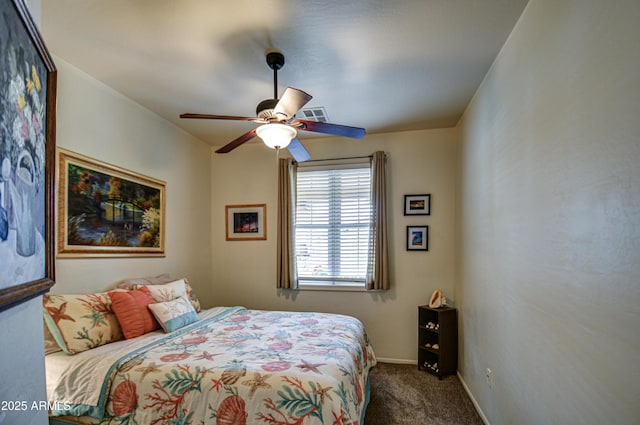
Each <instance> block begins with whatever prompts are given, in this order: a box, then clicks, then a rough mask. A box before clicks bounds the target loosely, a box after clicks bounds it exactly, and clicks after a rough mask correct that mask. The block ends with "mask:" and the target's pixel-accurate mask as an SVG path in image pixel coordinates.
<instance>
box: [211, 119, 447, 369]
mask: <svg viewBox="0 0 640 425" xmlns="http://www.w3.org/2000/svg"><path fill="white" fill-rule="evenodd" d="M301 138H302V139H304V134H302V135H301ZM456 138H457V132H456V130H455V129H443V130H434V131H415V132H405V133H393V134H381V135H368V136H366V137H365V138H364V139H363V140H347V139H343V138H323V139H315V140H309V139H307V140H306V141H305V146H307V148H308V149H309V151H310V152H311V154H312V156H313V157H314V158H316V159H320V158H331V157H344V156H359V155H369V154H371V153H372V152H374V151H376V150H384V151H385V152H387V154H388V172H389V178H388V185H389V211H388V212H389V216H390V222H389V233H390V239H391V241H390V244H391V249H390V260H391V265H392V270H391V278H392V289H391V290H390V291H388V292H387V293H374V294H369V293H363V292H319V291H282V292H279V291H278V290H276V283H275V275H276V271H275V264H276V207H277V159H276V154H275V151H272V150H269V149H268V148H266V147H265V146H264V145H262V143H259V142H258V143H250V144H247V145H244V146H242V147H241V148H238V149H236V150H235V151H233V152H232V153H229V154H226V155H214V156H213V160H212V162H213V166H212V170H213V171H212V173H213V177H212V197H211V199H212V217H213V228H212V232H213V259H212V263H213V287H212V288H213V295H212V296H213V300H214V303H215V304H221V305H235V304H239V305H245V306H247V307H249V308H261V309H280V310H311V311H314V310H315V311H326V312H336V313H343V314H350V315H354V316H356V317H358V318H359V319H360V320H362V321H363V322H364V323H365V325H366V326H367V329H368V331H369V334H370V336H371V338H372V342H373V345H374V348H375V351H376V354H377V355H378V356H379V357H383V358H386V359H394V360H396V361H415V360H416V358H417V328H416V322H417V306H418V305H420V304H425V303H427V302H428V297H429V295H430V294H431V292H432V291H433V290H434V289H436V288H441V289H442V290H443V291H444V293H445V294H446V295H447V296H451V297H452V296H453V273H454V212H455V205H454V202H455V193H454V190H455V173H456V170H455V164H456V156H455V155H456V151H457V150H456V149H457V148H456ZM421 193H430V194H431V196H432V215H431V216H428V217H424V216H423V217H405V216H403V209H402V207H403V200H404V195H405V194H421ZM254 203H265V204H267V230H268V239H267V240H266V241H242V242H236V241H233V242H228V241H225V224H224V223H225V218H224V211H225V205H232V204H254ZM407 225H429V226H430V227H429V229H430V241H429V244H430V250H429V252H416V251H413V252H407V251H406V250H405V246H406V243H405V234H406V226H407Z"/></svg>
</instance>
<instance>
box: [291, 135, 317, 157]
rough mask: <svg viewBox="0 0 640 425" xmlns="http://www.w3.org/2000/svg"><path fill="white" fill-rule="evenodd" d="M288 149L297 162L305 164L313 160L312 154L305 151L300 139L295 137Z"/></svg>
mask: <svg viewBox="0 0 640 425" xmlns="http://www.w3.org/2000/svg"><path fill="white" fill-rule="evenodd" d="M287 149H289V153H290V154H291V156H293V158H294V159H295V160H296V161H297V162H305V161H308V160H309V158H311V154H310V153H309V152H308V151H307V150H306V149H305V147H304V146H303V145H302V142H300V139H298V138H297V137H294V138H293V139H292V140H291V143H289V146H287Z"/></svg>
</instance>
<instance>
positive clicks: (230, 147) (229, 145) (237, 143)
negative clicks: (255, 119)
mask: <svg viewBox="0 0 640 425" xmlns="http://www.w3.org/2000/svg"><path fill="white" fill-rule="evenodd" d="M254 137H256V129H255V128H254V129H253V130H250V131H248V132H246V133H244V134H243V135H242V136H240V137H238V138H237V139H235V140H233V141H231V142H229V143H227V144H226V145H224V146H223V147H221V148H220V149H218V150H217V151H216V153H227V152H231V151H232V150H234V149H235V148H237V147H238V146H240V145H241V144H243V143H245V142H248V141H249V140H251V139H253V138H254Z"/></svg>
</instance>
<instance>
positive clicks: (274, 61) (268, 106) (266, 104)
mask: <svg viewBox="0 0 640 425" xmlns="http://www.w3.org/2000/svg"><path fill="white" fill-rule="evenodd" d="M267 65H269V68H271V69H272V70H273V99H266V100H263V101H262V102H260V103H259V104H258V106H257V107H256V115H257V116H258V117H260V118H262V119H267V120H270V119H273V118H275V116H274V115H273V108H275V107H276V105H277V104H278V70H279V69H282V67H283V66H284V55H283V54H282V53H280V52H269V53H267Z"/></svg>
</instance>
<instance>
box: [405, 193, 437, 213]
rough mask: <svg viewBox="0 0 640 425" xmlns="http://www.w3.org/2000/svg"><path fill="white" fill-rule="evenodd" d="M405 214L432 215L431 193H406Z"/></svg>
mask: <svg viewBox="0 0 640 425" xmlns="http://www.w3.org/2000/svg"><path fill="white" fill-rule="evenodd" d="M404 215H431V195H404Z"/></svg>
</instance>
